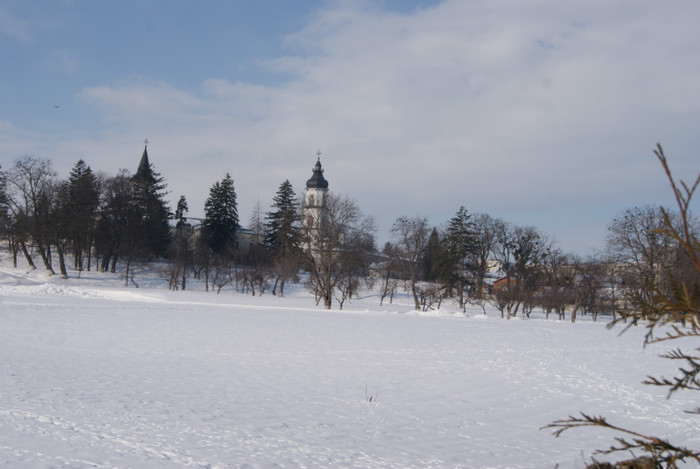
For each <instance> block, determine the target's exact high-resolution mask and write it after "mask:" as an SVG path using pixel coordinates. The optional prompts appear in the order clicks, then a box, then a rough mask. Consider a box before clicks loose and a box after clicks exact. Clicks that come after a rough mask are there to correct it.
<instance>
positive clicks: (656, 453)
mask: <svg viewBox="0 0 700 469" xmlns="http://www.w3.org/2000/svg"><path fill="white" fill-rule="evenodd" d="M580 427H602V428H607V429H609V430H613V431H616V432H619V433H623V434H625V435H629V436H631V437H632V438H631V439H629V440H628V439H625V438H624V437H615V438H614V439H615V441H616V442H617V446H615V445H613V446H610V447H609V448H608V449H605V450H597V451H596V453H597V454H613V453H619V452H623V451H632V450H635V449H638V450H642V451H644V452H645V453H647V454H650V455H651V457H652V461H653V462H654V463H656V464H657V465H659V466H658V467H660V465H661V464H666V467H677V466H676V463H677V462H679V461H685V460H686V459H688V460H691V461H695V462H698V463H700V452H695V451H692V450H690V449H688V448H685V447H682V446H676V445H673V444H671V443H670V442H669V441H668V440H666V439H664V438H657V437H654V436H648V435H643V434H641V433H638V432H635V431H633V430H629V429H626V428H623V427H619V426H617V425H612V424H610V423H608V421H607V420H606V419H605V418H604V417H601V416H597V417H595V416H591V415H587V414H585V413H583V412H581V417H572V416H569V418H568V419H566V420H557V421H555V422H553V423H551V424H549V425H547V426H545V427H542V429H554V431H553V432H552V434H553V435H554V436H555V437H559V436H560V435H561V434H562V433H564V432H565V431H566V430H569V429H572V428H580Z"/></svg>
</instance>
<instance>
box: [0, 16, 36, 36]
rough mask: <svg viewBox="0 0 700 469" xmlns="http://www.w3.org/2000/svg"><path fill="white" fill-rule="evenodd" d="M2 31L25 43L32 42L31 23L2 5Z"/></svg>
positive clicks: (0, 21) (0, 19) (0, 17)
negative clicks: (14, 14) (12, 13)
mask: <svg viewBox="0 0 700 469" xmlns="http://www.w3.org/2000/svg"><path fill="white" fill-rule="evenodd" d="M0 33H2V34H4V35H6V36H8V37H10V38H12V39H16V40H18V41H21V42H24V43H28V42H32V34H31V32H30V27H29V23H28V22H27V21H25V20H22V19H20V18H17V17H15V16H13V15H11V14H10V13H9V12H8V11H7V10H6V9H5V8H2V7H0Z"/></svg>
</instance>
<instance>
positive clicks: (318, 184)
mask: <svg viewBox="0 0 700 469" xmlns="http://www.w3.org/2000/svg"><path fill="white" fill-rule="evenodd" d="M306 188H307V189H328V181H326V178H324V177H323V168H321V158H320V157H319V159H318V161H316V166H314V174H313V175H312V176H311V179H309V180H308V181H306Z"/></svg>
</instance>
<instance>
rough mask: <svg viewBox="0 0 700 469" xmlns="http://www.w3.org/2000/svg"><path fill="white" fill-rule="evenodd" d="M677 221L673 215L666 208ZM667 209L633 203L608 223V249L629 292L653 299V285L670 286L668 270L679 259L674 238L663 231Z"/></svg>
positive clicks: (662, 287)
mask: <svg viewBox="0 0 700 469" xmlns="http://www.w3.org/2000/svg"><path fill="white" fill-rule="evenodd" d="M666 213H667V214H668V216H669V217H670V218H671V222H672V223H674V220H673V218H674V217H675V216H674V215H671V213H670V212H668V211H666ZM663 226H664V210H663V209H661V208H659V207H651V206H648V205H647V206H644V207H634V208H631V209H628V210H625V212H624V213H623V214H622V215H620V216H619V217H617V218H615V219H614V220H613V221H612V222H611V223H610V225H609V226H608V238H607V249H608V252H609V253H610V258H611V261H612V262H615V263H617V264H619V265H620V266H621V267H622V269H621V273H622V274H623V276H624V277H623V279H622V280H623V281H624V283H625V286H626V289H627V290H628V293H629V294H630V295H641V296H643V297H644V298H645V299H646V300H647V301H648V300H650V299H651V295H652V294H653V288H652V287H654V288H661V289H665V290H668V287H669V280H670V278H669V276H668V275H664V274H665V273H667V272H669V271H670V270H671V268H672V267H673V264H674V263H675V261H676V253H677V250H676V249H675V245H674V242H673V240H672V239H671V238H670V237H669V236H667V235H666V234H664V233H663V232H662V231H661V229H662V228H663Z"/></svg>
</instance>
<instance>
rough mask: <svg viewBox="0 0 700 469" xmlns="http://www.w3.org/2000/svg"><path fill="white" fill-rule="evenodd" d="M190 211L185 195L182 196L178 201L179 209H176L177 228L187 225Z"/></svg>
mask: <svg viewBox="0 0 700 469" xmlns="http://www.w3.org/2000/svg"><path fill="white" fill-rule="evenodd" d="M189 211H190V209H189V207H188V206H187V199H185V196H184V195H181V196H180V199H179V200H178V201H177V207H176V208H175V217H174V218H175V220H177V226H182V225H184V224H185V223H187V217H185V215H187V212H189Z"/></svg>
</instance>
